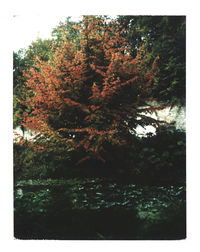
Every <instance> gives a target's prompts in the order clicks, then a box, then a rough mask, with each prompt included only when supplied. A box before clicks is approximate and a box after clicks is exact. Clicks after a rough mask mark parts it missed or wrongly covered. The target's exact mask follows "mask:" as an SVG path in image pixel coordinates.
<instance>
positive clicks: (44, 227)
mask: <svg viewBox="0 0 200 252" xmlns="http://www.w3.org/2000/svg"><path fill="white" fill-rule="evenodd" d="M14 199H15V202H14V210H15V237H16V238H19V239H117V240H119V239H120V240H121V239H132V240H134V239H183V238H185V219H186V217H185V213H186V211H185V210H186V209H185V208H186V207H185V205H186V190H185V186H145V185H136V184H131V183H120V182H119V181H112V180H108V179H107V180H105V179H82V180H78V179H70V180H51V179H49V180H29V181H19V182H17V183H16V184H15V190H14Z"/></svg>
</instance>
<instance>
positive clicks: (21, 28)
mask: <svg viewBox="0 0 200 252" xmlns="http://www.w3.org/2000/svg"><path fill="white" fill-rule="evenodd" d="M66 18H67V16H63V15H51V14H49V15H42V14H30V13H29V14H22V15H13V19H12V22H13V23H12V29H13V32H12V37H13V42H12V44H13V51H15V52H16V51H18V50H19V49H20V48H26V47H27V46H28V45H30V44H31V42H32V41H35V40H36V39H37V38H42V39H46V38H50V37H51V31H52V29H53V28H55V27H56V26H57V25H58V24H59V22H60V21H62V22H63V21H65V19H66ZM80 18H81V17H80V16H73V17H72V18H71V20H73V21H77V20H79V19H80Z"/></svg>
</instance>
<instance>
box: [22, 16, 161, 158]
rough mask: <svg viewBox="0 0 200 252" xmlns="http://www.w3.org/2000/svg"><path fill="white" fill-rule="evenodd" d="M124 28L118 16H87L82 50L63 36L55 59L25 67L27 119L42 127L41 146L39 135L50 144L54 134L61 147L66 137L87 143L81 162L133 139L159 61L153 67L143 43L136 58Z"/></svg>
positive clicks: (77, 144)
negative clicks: (110, 18)
mask: <svg viewBox="0 0 200 252" xmlns="http://www.w3.org/2000/svg"><path fill="white" fill-rule="evenodd" d="M77 29H78V28H77ZM122 31H123V30H122V27H120V26H118V25H117V23H116V22H115V21H112V22H110V23H108V24H106V23H105V20H104V19H103V18H95V17H93V16H91V17H90V16H89V17H84V19H83V25H82V27H81V28H80V37H81V43H80V48H81V49H80V50H78V49H76V48H77V47H76V45H75V44H74V43H72V42H68V41H66V40H65V39H63V43H62V46H61V47H59V48H58V49H57V50H56V52H55V53H54V57H52V59H51V60H49V61H48V62H43V61H41V60H40V59H39V58H36V59H35V65H34V67H32V68H31V69H29V71H28V72H26V73H25V76H26V78H27V82H26V86H27V88H28V92H27V97H26V100H25V101H23V102H24V104H25V105H26V106H27V108H28V109H29V110H30V111H31V112H30V113H24V122H23V125H24V126H25V127H26V128H28V129H32V130H35V131H37V132H38V133H39V136H40V137H38V136H37V141H35V144H36V146H38V148H39V143H40V144H41V141H40V142H39V141H38V140H41V139H42V140H43V141H42V144H43V145H44V146H45V148H46V150H47V149H48V147H49V146H51V147H52V144H50V141H51V140H52V139H54V143H55V147H56V145H58V144H61V143H62V144H63V146H66V151H67V150H69V149H70V150H72V149H77V148H82V149H84V150H85V153H86V155H85V157H84V158H83V159H82V160H80V161H79V162H81V161H84V160H87V159H89V158H90V157H96V158H97V159H99V160H101V161H103V162H104V159H103V157H102V156H101V152H102V150H103V146H104V143H105V142H109V143H111V144H117V145H124V144H128V142H129V137H130V129H132V128H135V127H136V126H137V125H138V124H139V123H140V121H139V120H138V119H137V116H138V113H139V110H138V109H137V108H138V106H141V105H144V104H145V103H144V102H145V101H146V98H147V97H146V90H147V88H148V86H149V85H150V84H151V82H152V80H153V78H154V70H155V69H156V67H155V65H156V61H155V62H154V63H153V66H152V69H150V70H147V68H146V55H145V52H144V51H143V49H142V48H141V49H140V50H139V52H138V55H137V57H136V58H133V57H132V56H131V54H130V51H129V50H130V48H129V45H128V43H127V42H126V40H125V38H124V37H123V36H122ZM146 111H148V109H147V110H146ZM143 112H144V111H143ZM143 118H144V117H143ZM150 122H152V125H156V121H155V120H152V121H151V120H150V119H149V120H148V123H150ZM143 123H144V121H143ZM37 144H38V145H37Z"/></svg>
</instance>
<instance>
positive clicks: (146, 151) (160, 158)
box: [136, 131, 186, 183]
mask: <svg viewBox="0 0 200 252" xmlns="http://www.w3.org/2000/svg"><path fill="white" fill-rule="evenodd" d="M144 146H145V147H144ZM138 149H139V150H138V153H139V155H138V157H137V158H136V160H137V167H138V169H139V171H140V172H141V174H143V175H145V176H147V177H148V176H149V179H150V178H151V179H152V180H154V181H156V180H157V181H159V180H160V181H162V180H163V181H166V182H167V181H168V183H170V181H171V182H172V183H174V182H175V183H176V182H180V183H184V182H185V170H186V139H185V133H182V132H177V131H175V132H173V133H172V132H167V131H164V132H160V133H158V134H157V135H156V136H153V137H150V138H147V139H142V140H141V142H140V147H138Z"/></svg>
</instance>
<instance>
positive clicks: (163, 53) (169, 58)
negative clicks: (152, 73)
mask: <svg viewBox="0 0 200 252" xmlns="http://www.w3.org/2000/svg"><path fill="white" fill-rule="evenodd" d="M118 20H119V22H120V23H121V24H122V25H123V27H124V29H125V32H124V35H125V37H126V38H127V39H128V41H129V44H130V45H131V48H132V55H136V54H137V51H138V48H139V47H140V46H141V45H142V44H143V45H144V47H145V49H146V50H147V51H148V52H149V56H148V60H149V63H150V65H151V64H152V61H153V60H154V58H155V56H157V55H159V60H158V67H159V69H160V71H159V72H157V74H156V78H155V79H154V83H153V88H152V89H151V92H152V95H153V96H154V97H157V99H158V100H160V101H166V100H169V101H170V102H172V103H179V102H181V103H183V104H184V103H185V48H186V34H185V32H186V30H185V29H186V18H185V16H119V17H118Z"/></svg>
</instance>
